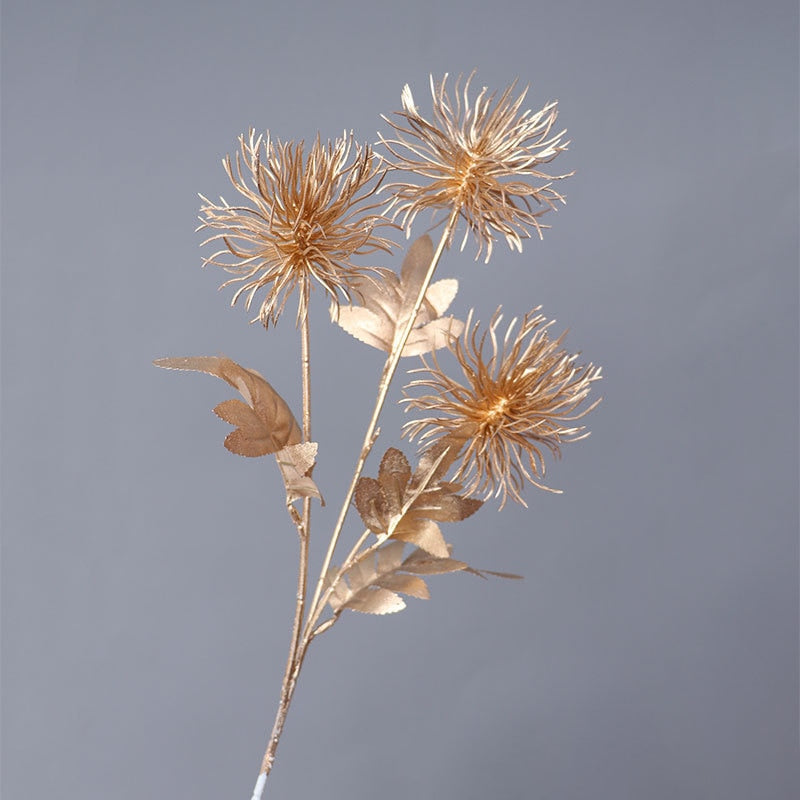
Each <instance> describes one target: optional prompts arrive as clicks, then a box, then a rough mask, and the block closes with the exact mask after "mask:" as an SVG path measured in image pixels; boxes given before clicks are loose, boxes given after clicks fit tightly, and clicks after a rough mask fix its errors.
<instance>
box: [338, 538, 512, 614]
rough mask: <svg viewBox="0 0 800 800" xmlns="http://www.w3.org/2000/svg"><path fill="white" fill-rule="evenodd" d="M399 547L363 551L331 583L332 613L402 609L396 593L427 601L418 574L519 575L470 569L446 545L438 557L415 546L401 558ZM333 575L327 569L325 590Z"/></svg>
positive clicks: (388, 545) (398, 543) (393, 543)
mask: <svg viewBox="0 0 800 800" xmlns="http://www.w3.org/2000/svg"><path fill="white" fill-rule="evenodd" d="M403 548H404V545H403V542H401V541H395V540H392V541H389V542H387V543H386V544H383V545H381V546H380V547H378V548H377V549H376V550H369V551H368V552H367V553H364V554H363V555H362V556H361V557H360V558H359V559H358V561H356V563H355V564H353V566H352V567H350V569H348V570H347V571H346V572H345V573H344V574H343V575H342V577H341V578H340V579H339V580H338V581H337V582H336V584H335V585H334V586H333V590H332V591H331V594H330V597H329V599H328V603H329V604H330V607H331V608H332V609H333V611H334V613H339V612H340V611H343V610H344V609H348V608H349V609H351V610H352V611H361V612H362V613H365V614H392V613H395V612H397V611H401V610H402V609H403V608H405V601H404V600H403V598H402V597H400V594H405V595H408V596H409V597H417V598H419V599H421V600H427V599H429V597H430V592H429V591H428V586H427V584H426V583H425V581H424V580H423V579H422V578H420V577H419V576H420V575H445V574H447V573H450V572H469V573H471V574H473V575H478V576H479V577H481V578H485V577H486V576H487V575H494V576H496V577H500V578H519V577H520V576H519V575H511V574H509V573H504V572H492V571H490V570H478V569H473V568H472V567H470V566H469V565H468V564H465V563H464V562H463V561H456V559H454V558H451V557H450V555H449V553H450V548H449V546H448V545H445V552H446V553H447V555H445V556H442V557H439V556H435V555H432V554H431V553H428V552H426V551H425V550H420V549H419V548H415V549H414V550H412V551H411V553H410V555H409V556H408V557H406V558H405V559H403ZM337 574H338V569H337V568H336V567H331V568H330V569H329V570H328V572H327V574H326V576H325V580H324V581H323V589H324V590H325V591H327V590H328V588H329V587H330V586H331V583H332V581H334V580H335V579H336V575H337Z"/></svg>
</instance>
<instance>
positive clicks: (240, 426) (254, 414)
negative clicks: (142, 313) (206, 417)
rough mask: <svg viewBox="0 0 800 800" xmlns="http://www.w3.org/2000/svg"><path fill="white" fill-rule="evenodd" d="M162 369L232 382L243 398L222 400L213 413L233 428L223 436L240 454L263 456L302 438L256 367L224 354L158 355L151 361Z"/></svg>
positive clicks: (288, 414)
mask: <svg viewBox="0 0 800 800" xmlns="http://www.w3.org/2000/svg"><path fill="white" fill-rule="evenodd" d="M153 363H154V364H155V365H156V366H157V367H163V368H164V369H176V370H186V371H190V372H205V373H206V374H208V375H214V376H216V377H217V378H221V379H222V380H224V381H225V382H226V383H228V384H229V385H230V386H233V387H234V388H235V389H236V390H237V391H238V392H239V393H240V394H241V395H242V397H243V398H244V400H245V402H244V403H243V402H242V401H241V400H236V399H232V400H225V401H223V402H222V403H220V404H219V405H217V406H216V407H215V408H214V413H215V414H216V415H217V416H218V417H220V419H223V420H225V422H228V423H229V424H231V425H234V426H235V427H236V430H234V431H231V433H229V434H228V436H227V437H226V438H225V447H227V448H228V450H230V451H231V452H232V453H236V454H238V455H241V456H250V457H255V456H263V455H267V454H268V453H277V452H278V451H279V450H281V449H283V448H284V447H286V445H294V444H299V443H300V441H301V439H302V434H301V432H300V426H299V425H298V424H297V420H295V418H294V415H293V414H292V412H291V410H290V409H289V406H288V405H287V404H286V401H285V400H284V399H283V398H282V397H281V396H280V395H279V394H278V393H277V392H276V391H275V390H274V389H273V388H272V386H270V385H269V383H267V381H266V380H264V378H263V377H262V376H261V375H259V374H258V373H257V372H256V371H255V370H250V369H246V368H245V367H242V366H241V365H239V364H237V363H236V362H235V361H232V360H231V359H230V358H225V357H223V356H194V357H189V358H159V359H158V360H156V361H154V362H153Z"/></svg>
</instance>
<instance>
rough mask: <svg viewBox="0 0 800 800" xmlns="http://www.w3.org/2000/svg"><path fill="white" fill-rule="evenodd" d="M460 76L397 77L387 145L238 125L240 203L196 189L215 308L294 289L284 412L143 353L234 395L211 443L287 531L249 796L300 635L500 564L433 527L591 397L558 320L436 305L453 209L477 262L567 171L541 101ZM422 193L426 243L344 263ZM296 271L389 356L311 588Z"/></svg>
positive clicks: (468, 505) (526, 463)
mask: <svg viewBox="0 0 800 800" xmlns="http://www.w3.org/2000/svg"><path fill="white" fill-rule="evenodd" d="M472 78H473V76H472V75H471V76H469V77H468V78H467V79H466V80H463V81H462V79H460V78H459V80H458V81H456V84H455V87H454V89H453V92H452V96H451V94H450V93H449V91H448V88H447V76H446V75H445V76H444V78H443V79H442V80H441V81H439V82H437V81H435V80H434V79H433V78H431V94H432V98H433V117H432V120H428V119H426V118H425V117H423V116H422V115H421V114H420V112H419V110H418V109H417V106H416V105H415V103H414V98H413V96H412V94H411V90H410V89H409V87H408V86H406V87H405V89H404V90H403V93H402V107H403V108H402V111H399V112H396V113H395V114H394V118H387V117H384V120H385V121H386V122H387V123H388V124H389V125H390V126H391V128H392V129H393V131H394V133H393V134H392V136H393V138H384V137H382V136H381V138H380V143H379V145H378V146H379V147H380V148H382V149H383V150H384V151H385V153H386V154H385V155H380V154H377V153H376V152H375V151H374V150H373V148H372V147H371V146H370V145H367V144H364V145H359V144H357V143H354V142H353V139H352V135H351V136H350V137H344V138H341V139H336V140H335V141H334V142H330V141H329V142H327V143H323V141H322V139H321V138H319V137H318V138H317V139H316V141H315V142H314V143H313V145H312V146H311V148H310V149H309V150H308V152H306V150H305V147H304V144H303V143H302V142H300V143H295V142H281V141H275V140H273V139H271V138H270V136H269V134H267V135H266V136H256V134H255V132H254V131H250V132H249V133H248V134H247V135H246V136H244V135H243V136H241V137H240V140H239V149H238V151H237V152H236V154H235V156H234V158H233V159H231V158H230V157H227V158H226V159H225V160H224V162H223V163H224V166H225V169H226V171H227V173H228V177H229V178H230V181H231V183H232V184H233V186H234V187H235V189H236V190H237V192H238V193H239V195H241V198H242V199H241V203H242V204H241V205H229V204H228V203H227V202H225V201H224V200H221V201H220V202H219V203H213V202H211V201H210V200H208V199H206V198H205V197H202V195H201V198H202V200H203V205H202V207H201V209H200V212H201V217H200V219H201V222H202V224H201V225H200V228H199V229H202V230H206V231H209V232H210V235H209V236H208V238H207V239H206V240H205V242H203V244H204V245H205V244H209V243H216V244H217V245H218V247H219V249H218V250H217V251H216V252H214V253H213V254H212V255H210V256H208V257H206V258H205V263H206V264H212V265H216V266H218V267H221V268H222V269H223V270H225V271H226V272H228V273H229V274H230V275H232V276H233V277H231V278H230V279H229V280H228V281H226V283H224V284H223V286H227V285H229V284H237V289H236V292H235V294H234V295H233V300H232V305H233V304H235V303H236V302H237V301H238V300H239V298H244V305H245V308H247V309H250V308H251V307H252V306H253V303H254V302H258V303H260V305H259V313H258V319H260V321H261V322H262V324H263V325H264V327H265V328H266V329H269V327H270V326H271V325H275V324H276V323H277V322H278V320H279V318H280V316H281V314H282V313H283V310H284V308H285V306H286V303H287V301H288V300H289V298H290V297H291V296H293V295H296V296H297V317H296V325H297V328H298V329H299V333H300V347H301V365H300V368H301V375H302V404H303V408H302V418H301V421H300V423H298V422H297V420H296V418H295V416H294V414H293V412H292V410H291V409H290V408H289V406H288V404H287V403H286V402H285V401H284V400H283V398H282V397H281V396H280V395H279V394H278V393H277V392H276V391H275V390H274V389H273V388H272V386H270V384H269V383H268V382H267V381H266V380H265V379H264V378H263V377H262V376H261V375H260V374H259V373H258V372H256V371H254V370H251V369H247V368H245V367H242V366H240V365H239V364H237V363H235V362H234V361H232V360H230V359H227V358H222V357H193V358H163V359H159V360H157V361H156V362H155V363H156V364H157V365H158V366H160V367H164V368H167V369H177V370H192V371H198V372H206V373H208V374H210V375H215V376H217V377H219V378H221V379H222V380H224V381H226V382H227V383H228V384H230V385H231V386H232V387H233V388H235V389H236V390H237V391H238V392H239V393H240V394H241V396H242V398H243V400H239V399H229V400H225V401H223V402H221V403H220V404H219V405H217V406H216V407H215V408H214V412H215V413H216V414H217V415H218V416H219V417H221V418H222V419H223V420H225V422H228V423H229V424H231V425H232V426H234V430H233V431H232V432H230V433H229V434H228V436H227V437H226V439H225V447H227V448H228V450H230V451H231V452H233V453H237V454H239V455H242V456H250V457H255V456H264V455H268V454H274V455H275V458H276V460H277V463H278V467H279V469H280V473H281V475H282V477H283V481H284V484H285V490H286V508H287V511H288V514H289V516H290V518H291V521H292V523H293V524H294V526H295V528H296V529H297V534H298V537H299V545H300V555H299V564H298V579H297V604H296V609H295V614H294V621H293V625H292V634H291V641H290V646H289V655H288V659H287V663H286V670H285V673H284V677H283V683H282V686H281V692H280V700H279V704H278V711H277V715H276V718H275V722H274V726H273V729H272V733H271V735H270V737H269V741H268V744H267V749H266V753H265V754H264V759H263V762H262V765H261V770H260V772H259V776H258V780H257V782H256V787H255V790H254V792H253V800H260V798H261V797H262V795H263V792H264V787H265V784H266V780H267V777H268V775H269V773H270V770H271V769H272V766H273V763H274V759H275V752H276V749H277V746H278V742H279V739H280V736H281V732H282V731H283V727H284V723H285V720H286V715H287V713H288V711H289V706H290V703H291V701H292V697H293V694H294V691H295V688H296V685H297V679H298V676H299V674H300V670H301V667H302V665H303V661H304V659H305V656H306V653H307V652H308V648H309V646H310V644H311V643H312V641H314V639H315V638H317V637H318V636H320V635H321V634H323V633H324V632H326V631H328V630H330V629H331V628H332V627H333V625H334V624H335V623H336V621H337V620H338V619H339V617H340V616H341V614H342V612H343V611H345V610H354V611H360V612H364V613H369V614H388V613H393V612H396V611H400V610H401V609H403V608H404V607H405V601H404V600H403V598H402V597H401V595H407V596H410V597H417V598H427V597H428V588H427V585H426V582H425V578H426V577H427V576H431V575H439V574H445V573H450V572H461V571H466V572H471V573H474V574H479V575H485V574H491V575H497V576H500V577H517V576H514V575H508V574H506V573H496V572H489V571H486V570H477V569H474V568H473V567H470V566H469V565H467V564H466V563H464V562H463V561H458V560H456V559H455V558H453V556H452V548H451V546H450V545H449V544H448V543H447V542H446V541H445V539H444V536H443V534H442V531H441V529H440V527H439V523H441V522H458V521H460V520H463V519H465V518H467V517H469V516H471V515H472V514H474V513H475V512H476V511H477V510H478V509H479V508H480V507H481V506H482V505H483V504H484V503H485V502H486V501H487V500H489V499H490V498H492V497H495V498H500V508H502V507H503V505H504V504H505V502H506V501H507V500H508V499H509V498H510V499H511V500H514V501H516V502H518V503H522V504H523V505H525V503H524V500H523V498H522V494H521V493H522V490H523V488H524V486H525V484H526V483H531V484H533V485H534V486H537V487H539V488H543V489H546V488H547V487H546V486H544V485H543V484H542V483H541V481H542V480H543V478H544V475H545V460H544V455H545V452H544V451H549V453H550V454H552V455H553V456H555V457H558V456H560V453H561V446H562V445H563V444H564V443H566V442H570V441H576V440H577V439H580V438H583V437H584V436H586V435H587V433H586V431H585V429H584V427H583V426H582V425H580V424H577V420H579V419H580V418H582V417H583V416H584V415H585V414H586V413H588V412H589V411H590V410H591V409H592V408H594V407H595V406H596V405H597V403H598V402H599V400H595V401H594V402H591V403H590V402H588V397H589V393H590V389H591V384H592V383H593V382H594V381H596V380H598V379H599V378H600V377H601V375H600V368H599V367H595V366H593V365H592V364H584V365H578V364H577V363H576V362H577V359H578V355H577V354H572V353H570V352H568V351H567V350H565V349H563V335H562V336H560V337H558V338H551V336H550V333H549V329H550V327H551V323H550V322H547V321H546V319H545V317H544V316H542V315H541V314H540V313H538V312H539V309H538V308H535V309H533V310H532V311H530V312H529V313H528V314H526V315H525V316H524V317H523V319H522V320H521V321H519V322H518V320H512V321H511V322H510V324H508V325H507V326H506V327H505V332H503V330H502V329H501V323H502V315H501V314H500V313H499V309H498V311H497V312H495V314H494V316H493V317H492V319H491V321H490V323H489V325H488V326H487V327H485V328H484V329H481V324H480V322H476V321H473V317H474V312H473V311H470V312H469V316H468V318H467V320H466V322H462V321H460V320H457V319H455V318H454V317H452V316H445V312H446V311H447V309H448V308H449V306H450V304H451V303H452V301H453V299H454V297H455V295H456V292H457V289H458V284H457V281H455V280H452V279H450V280H447V279H446V280H439V281H436V282H433V280H432V279H433V275H434V272H435V270H436V266H437V264H438V262H439V259H440V258H441V255H442V253H443V252H444V250H445V249H446V248H449V247H450V246H451V245H452V244H453V241H454V237H455V234H456V231H457V228H458V226H459V223H463V226H464V236H463V239H462V241H461V249H462V250H463V249H464V248H465V246H466V244H467V242H468V241H469V240H470V238H472V239H474V241H475V243H476V244H477V255H476V258H479V257H480V256H484V255H485V261H486V262H488V261H489V260H490V258H491V256H492V252H493V247H494V244H495V242H496V241H498V240H499V239H505V241H506V242H507V243H508V245H509V247H510V248H511V249H515V250H518V251H521V250H522V242H523V239H526V238H530V233H531V231H532V230H533V231H535V232H536V233H537V234H538V236H539V237H541V235H542V230H543V228H545V227H547V226H545V225H544V224H543V223H542V221H541V217H542V215H543V214H544V213H545V212H547V211H549V210H551V209H554V208H555V205H556V203H558V202H562V203H563V202H564V198H563V197H562V195H561V194H559V192H558V191H556V189H555V188H553V184H554V182H555V181H559V180H561V179H563V178H567V177H569V175H551V174H548V173H546V172H544V171H542V165H544V164H547V163H549V162H551V161H553V159H555V158H556V156H558V154H559V153H560V152H562V151H563V150H565V149H566V147H567V144H568V143H567V142H565V141H563V136H564V131H561V132H554V131H553V126H554V124H555V121H556V118H557V113H558V112H557V106H556V103H554V102H553V103H549V104H548V105H546V106H544V107H543V108H542V109H541V110H539V111H537V112H535V113H533V112H531V111H521V108H522V104H523V101H524V99H525V95H526V91H527V90H526V91H523V92H521V93H520V94H519V95H517V96H516V97H515V96H514V94H515V84H511V85H510V86H509V87H508V88H507V89H506V90H505V91H504V92H503V93H502V94H500V95H499V96H498V95H497V94H496V93H490V92H489V90H488V89H486V88H483V89H481V91H480V92H479V93H478V94H477V97H475V99H474V100H471V99H470V84H471V81H472ZM387 177H388V180H385V179H386V178H387ZM394 178H396V180H394V181H393V179H394ZM380 193H385V195H386V198H387V199H386V200H384V201H382V200H381V199H380ZM426 209H430V210H432V211H433V212H434V213H436V212H438V213H439V215H440V219H439V222H438V226H439V227H441V228H442V230H441V234H440V238H439V242H438V244H437V245H436V246H434V244H433V241H432V240H431V239H430V237H429V236H428V235H423V236H422V237H420V238H418V239H417V240H416V241H414V242H413V243H412V244H411V245H410V246H409V248H408V250H407V253H406V255H405V257H404V260H403V264H402V269H401V272H400V274H399V275H398V274H396V273H395V272H393V271H391V270H389V269H385V268H380V267H373V266H370V267H362V266H359V265H358V262H359V261H360V257H362V256H365V255H370V254H374V253H376V252H381V251H382V252H385V253H389V252H391V248H392V247H393V246H394V243H393V241H392V240H391V239H389V238H387V236H386V234H387V233H388V232H389V231H390V230H392V229H394V230H398V229H403V230H405V232H406V236H407V237H410V234H411V228H412V225H413V223H414V221H415V220H416V218H417V216H418V215H419V213H420V212H422V211H425V210H426ZM398 220H399V223H398ZM314 284H317V285H320V286H321V287H322V288H323V290H324V292H325V294H326V295H327V296H328V298H329V300H330V313H331V318H332V320H333V321H334V322H336V323H337V324H338V325H340V326H341V327H342V328H343V329H344V330H345V331H347V332H348V333H350V334H352V335H353V336H354V337H355V338H357V339H359V340H360V341H361V342H364V343H366V344H367V345H370V346H372V347H375V348H378V349H380V350H383V351H385V352H386V354H387V355H386V361H385V364H384V368H383V372H382V374H381V377H380V381H379V384H378V388H377V398H376V401H375V406H374V410H373V413H372V417H371V419H370V420H369V422H368V424H367V429H366V433H365V436H364V440H363V444H362V447H361V451H360V455H359V457H358V460H357V463H356V465H355V469H354V472H353V476H352V480H351V481H350V484H349V488H348V490H347V492H346V494H345V497H344V499H343V501H342V506H341V511H340V512H339V515H338V518H337V521H336V523H335V525H334V527H333V530H332V532H331V534H330V540H329V544H328V548H327V553H326V555H325V558H324V560H323V563H322V565H321V568H320V572H319V577H318V579H317V581H316V583H315V584H314V587H313V591H309V589H310V584H309V539H310V536H311V504H312V500H313V499H314V498H317V499H321V494H320V491H319V489H318V487H317V485H316V484H315V482H314V480H313V478H312V471H313V468H314V464H315V463H316V457H317V447H318V446H317V443H316V442H313V441H312V440H311V391H310V377H311V375H310V358H309V352H310V343H309V322H308V313H309V303H310V297H311V290H312V288H313V286H314ZM344 301H347V302H346V303H344ZM487 340H488V341H487ZM445 349H446V350H448V351H449V353H450V354H452V356H454V357H455V360H456V362H457V364H458V366H459V368H460V370H461V373H462V374H461V375H459V376H458V377H457V378H454V377H451V376H450V375H449V374H448V373H447V372H446V371H445V370H444V369H443V368H442V366H441V365H440V362H439V359H438V357H437V350H438V351H441V350H445ZM413 356H420V357H422V366H421V367H419V368H417V369H414V370H411V372H412V373H413V374H415V375H417V376H418V377H416V378H414V379H412V380H411V381H410V383H408V385H407V386H406V387H405V397H404V398H403V400H402V401H401V402H404V403H406V405H407V409H411V410H419V411H421V412H423V413H424V414H426V415H427V416H424V417H422V418H419V419H412V420H411V421H410V422H408V423H407V424H406V425H405V427H404V435H407V436H408V437H409V438H410V439H415V438H416V439H417V440H418V441H419V443H420V447H421V451H420V454H419V458H418V463H417V465H416V468H412V466H411V464H410V463H409V461H408V459H407V458H406V456H405V455H404V454H403V453H402V452H401V451H400V450H398V449H396V448H393V447H390V448H388V449H387V450H386V452H385V453H384V455H383V457H382V459H381V461H380V465H379V467H378V473H377V478H371V477H367V476H364V475H362V473H363V470H364V466H365V464H366V461H367V458H368V456H369V455H370V453H371V452H372V450H373V447H374V445H375V442H376V440H377V438H378V437H377V431H378V428H377V423H378V418H379V416H380V413H381V410H382V408H383V405H384V402H385V400H386V397H387V393H388V390H389V387H390V384H391V382H392V379H393V378H394V376H395V373H396V371H397V367H398V364H399V361H400V359H401V358H403V357H413ZM416 390H423V392H427V393H422V394H419V393H418V392H417V391H416ZM451 472H452V475H450V477H449V479H448V475H449V474H450V473H451ZM550 491H552V490H550ZM353 504H354V505H355V507H356V510H357V511H358V514H359V516H360V517H361V520H362V522H363V524H364V526H365V528H366V529H365V530H364V531H363V533H362V534H361V535H360V536H359V537H358V539H357V540H356V541H355V543H354V544H353V545H352V546H351V547H350V549H349V551H348V552H347V555H345V557H344V559H343V560H342V561H341V563H340V564H339V565H338V566H337V565H334V564H333V556H334V551H335V549H336V546H337V544H338V543H339V539H340V536H341V534H342V531H343V528H344V523H345V519H346V517H347V514H348V511H349V510H350V507H351V505H353ZM309 594H310V595H311V596H310V599H309ZM326 609H328V611H327V612H326Z"/></svg>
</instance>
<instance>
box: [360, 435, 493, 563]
mask: <svg viewBox="0 0 800 800" xmlns="http://www.w3.org/2000/svg"><path fill="white" fill-rule="evenodd" d="M447 455H448V452H447V451H445V450H443V449H441V448H440V450H439V452H438V455H437V456H436V457H435V458H430V457H428V458H424V459H421V460H420V466H419V467H418V468H417V470H416V472H413V473H412V471H411V467H410V465H409V463H408V459H407V458H406V457H405V456H404V455H403V453H402V452H400V450H397V449H396V448H394V447H390V448H389V449H388V450H387V451H386V453H384V456H383V458H382V459H381V465H380V468H379V469H378V478H377V480H376V479H375V478H370V477H362V478H361V479H359V481H358V483H357V484H356V491H355V503H356V508H357V509H358V513H359V514H360V515H361V519H362V520H363V521H364V524H365V525H366V526H367V527H368V528H369V529H370V530H371V531H372V532H373V533H376V534H383V535H385V536H387V537H389V538H393V539H397V540H398V541H401V542H408V543H409V544H414V545H416V546H417V547H419V548H422V549H423V550H425V551H427V552H428V553H430V554H431V555H433V556H436V557H437V558H445V557H446V556H448V555H449V551H448V548H447V543H446V542H445V539H444V536H443V535H442V532H441V530H440V528H439V526H438V525H437V522H458V521H460V520H462V519H466V518H467V517H469V516H470V515H472V514H474V513H475V512H476V511H477V510H478V509H479V508H480V507H481V506H482V505H483V501H481V500H476V499H474V498H469V497H462V496H461V495H459V494H458V492H459V491H460V489H461V486H460V485H459V484H456V483H445V482H441V481H439V480H438V478H437V476H441V474H442V472H441V464H442V462H443V461H444V460H445V457H446V456H447ZM451 460H452V459H451Z"/></svg>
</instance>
